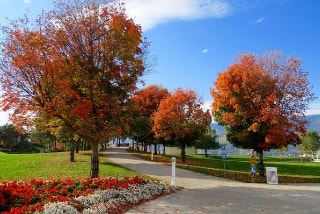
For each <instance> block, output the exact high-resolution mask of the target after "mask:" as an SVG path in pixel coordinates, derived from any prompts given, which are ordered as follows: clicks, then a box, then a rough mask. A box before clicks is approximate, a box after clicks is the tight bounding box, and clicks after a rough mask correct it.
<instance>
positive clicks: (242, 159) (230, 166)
mask: <svg viewBox="0 0 320 214" xmlns="http://www.w3.org/2000/svg"><path fill="white" fill-rule="evenodd" d="M188 159H189V160H190V161H192V160H194V161H195V162H198V164H199V165H201V166H205V167H210V168H217V169H223V160H222V159H221V156H220V155H213V156H209V157H208V158H206V157H205V156H204V155H190V156H188V157H187V160H188ZM249 159H250V156H248V155H247V156H246V155H228V156H227V159H226V160H225V164H226V169H227V170H232V171H241V172H248V171H249V170H250V160H249ZM264 164H265V167H277V171H278V174H279V175H290V176H306V177H310V178H320V162H319V163H316V162H310V161H309V158H302V159H301V158H300V157H275V156H272V157H269V156H266V157H264Z"/></svg>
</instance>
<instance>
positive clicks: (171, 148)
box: [166, 147, 197, 155]
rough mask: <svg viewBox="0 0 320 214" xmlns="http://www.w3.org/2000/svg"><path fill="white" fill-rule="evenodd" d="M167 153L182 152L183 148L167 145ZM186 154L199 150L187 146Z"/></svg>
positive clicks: (195, 152)
mask: <svg viewBox="0 0 320 214" xmlns="http://www.w3.org/2000/svg"><path fill="white" fill-rule="evenodd" d="M166 154H181V149H180V148H179V147H166ZM186 154H187V155H193V154H197V150H196V149H195V148H192V147H189V148H186Z"/></svg>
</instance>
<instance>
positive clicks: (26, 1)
mask: <svg viewBox="0 0 320 214" xmlns="http://www.w3.org/2000/svg"><path fill="white" fill-rule="evenodd" d="M23 3H31V0H23Z"/></svg>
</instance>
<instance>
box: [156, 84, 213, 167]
mask: <svg viewBox="0 0 320 214" xmlns="http://www.w3.org/2000/svg"><path fill="white" fill-rule="evenodd" d="M201 106H202V103H201V102H200V101H199V100H198V99H197V96H196V93H195V92H194V91H192V90H186V91H184V90H182V89H180V88H179V89H177V90H176V91H175V92H174V93H173V94H172V95H170V96H168V97H166V98H165V99H163V100H162V101H161V103H160V105H159V108H158V110H157V111H156V112H155V113H154V115H153V121H154V125H153V127H152V130H153V131H154V133H155V137H156V138H163V139H164V140H166V141H175V142H177V143H178V144H179V146H180V147H181V158H182V161H183V162H185V160H186V151H185V149H186V146H191V145H193V144H195V143H196V140H198V139H199V138H200V137H202V136H203V135H204V134H205V133H206V131H207V129H208V127H209V125H210V123H211V115H210V113H209V111H208V110H207V111H204V110H203V109H202V108H201Z"/></svg>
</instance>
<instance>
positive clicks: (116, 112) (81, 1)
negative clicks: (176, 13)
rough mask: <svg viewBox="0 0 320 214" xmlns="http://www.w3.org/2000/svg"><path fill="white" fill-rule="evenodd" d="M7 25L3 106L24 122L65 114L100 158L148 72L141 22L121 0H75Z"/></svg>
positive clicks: (67, 124) (3, 45) (70, 126)
mask: <svg viewBox="0 0 320 214" xmlns="http://www.w3.org/2000/svg"><path fill="white" fill-rule="evenodd" d="M2 30H3V33H4V35H5V38H4V39H3V40H2V41H1V43H0V48H1V52H0V53H1V58H0V70H1V72H2V73H1V75H2V76H1V83H2V89H3V92H4V93H3V95H2V97H1V104H2V106H3V110H9V109H11V110H12V111H13V113H12V115H11V119H12V121H13V122H14V123H15V124H19V125H29V124H28V122H29V121H30V119H33V118H34V117H36V116H39V115H43V112H45V113H46V117H48V119H50V118H54V117H56V118H59V119H60V120H61V121H63V122H64V126H65V127H67V128H68V129H72V130H74V131H75V132H76V134H77V135H79V136H82V137H83V138H85V139H87V140H89V141H90V142H91V143H92V145H93V158H94V159H95V161H94V162H95V163H96V162H97V161H98V160H97V159H98V145H99V143H102V142H103V141H104V140H105V139H106V137H108V136H110V135H114V134H115V133H119V132H121V129H122V128H123V127H122V126H121V121H122V120H124V119H125V117H123V112H124V110H125V109H126V107H125V106H126V105H127V103H128V98H129V96H130V94H132V93H133V92H134V91H135V90H136V84H137V83H138V81H139V77H141V76H142V75H143V74H144V70H145V69H144V61H143V58H144V53H145V52H144V50H145V48H146V46H145V44H146V43H144V41H143V40H142V33H141V28H140V26H138V25H137V24H135V23H134V22H133V20H132V19H129V18H128V17H127V16H126V14H125V10H124V8H123V7H122V6H121V5H119V4H118V3H115V2H114V3H111V2H110V1H107V0H106V1H99V2H97V1H94V0H68V1H59V2H57V3H56V7H55V9H53V10H52V11H49V12H44V13H42V14H41V15H40V16H39V17H38V19H37V20H36V21H34V22H32V21H30V20H29V19H28V18H27V17H24V18H21V19H19V20H14V21H12V23H10V24H9V25H8V26H4V27H3V28H2ZM93 171H94V172H93ZM98 171H99V169H98V168H96V167H95V170H93V169H92V170H91V172H93V173H92V175H91V177H97V176H98Z"/></svg>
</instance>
